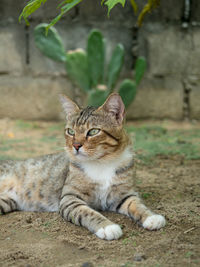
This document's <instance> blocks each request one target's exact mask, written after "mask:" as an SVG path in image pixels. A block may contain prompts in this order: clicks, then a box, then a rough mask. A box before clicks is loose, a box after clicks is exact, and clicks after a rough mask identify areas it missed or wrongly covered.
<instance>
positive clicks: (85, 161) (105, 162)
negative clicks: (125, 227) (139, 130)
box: [0, 94, 165, 240]
mask: <svg viewBox="0 0 200 267" xmlns="http://www.w3.org/2000/svg"><path fill="white" fill-rule="evenodd" d="M61 103H62V105H63V108H64V110H65V112H66V116H67V117H66V121H67V123H66V127H65V139H66V152H64V153H58V154H52V155H46V156H43V157H39V158H35V159H28V160H24V161H16V162H15V161H4V162H1V163H0V212H1V213H2V214H6V213H8V212H12V211H16V210H25V211H50V212H51V211H58V212H59V213H60V215H61V216H62V217H63V218H64V219H65V220H66V221H69V222H71V223H74V224H76V225H79V226H84V227H86V228H87V229H88V230H89V231H91V232H92V233H95V234H96V235H97V236H98V237H99V238H102V239H107V240H112V239H118V238H119V237H120V236H121V235H122V231H121V228H120V227H119V225H117V224H115V223H113V222H111V221H110V220H108V219H107V218H106V217H104V216H103V215H102V214H101V213H99V212H98V211H97V210H108V211H113V212H118V213H121V214H125V215H127V216H129V217H130V218H131V219H133V220H134V221H136V222H138V223H139V224H140V225H142V226H143V227H144V228H146V229H149V230H154V229H159V228H161V227H163V226H164V225H165V219H164V217H163V216H161V215H156V214H154V213H153V212H152V211H150V210H149V209H148V208H147V207H145V206H144V204H143V203H142V202H141V199H140V198H139V197H138V195H137V193H136V192H135V191H134V189H133V179H134V176H135V168H134V158H133V152H132V148H131V143H130V140H129V138H128V136H127V135H126V133H125V131H124V129H123V125H122V121H123V116H124V106H123V103H122V101H121V98H120V97H119V96H118V95H117V94H113V95H111V96H110V97H109V98H108V99H107V101H106V102H105V103H104V105H103V106H101V107H99V108H94V107H87V108H86V109H82V110H81V109H79V108H78V106H77V105H76V104H75V103H74V102H72V101H71V100H70V99H68V98H66V97H64V96H62V97H61ZM69 129H70V130H69ZM91 129H98V130H96V131H93V132H95V134H94V135H91V134H90V131H91Z"/></svg>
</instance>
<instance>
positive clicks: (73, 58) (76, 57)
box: [66, 49, 90, 92]
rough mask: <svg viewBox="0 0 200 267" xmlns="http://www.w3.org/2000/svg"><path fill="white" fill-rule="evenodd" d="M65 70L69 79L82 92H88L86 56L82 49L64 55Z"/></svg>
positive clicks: (88, 81)
mask: <svg viewBox="0 0 200 267" xmlns="http://www.w3.org/2000/svg"><path fill="white" fill-rule="evenodd" d="M66 69H67V74H68V76H69V77H70V79H71V80H72V81H73V82H74V83H75V84H76V85H77V86H78V87H79V88H81V89H82V90H84V91H85V92H88V91H89V90H90V80H89V75H88V61H87V55H86V53H85V52H84V51H83V50H82V49H77V50H74V51H69V52H68V53H67V54H66Z"/></svg>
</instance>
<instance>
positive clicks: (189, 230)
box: [183, 227, 195, 234]
mask: <svg viewBox="0 0 200 267" xmlns="http://www.w3.org/2000/svg"><path fill="white" fill-rule="evenodd" d="M194 229H195V227H192V228H190V229H188V230H186V231H185V232H183V233H184V234H187V233H189V232H191V231H193V230H194Z"/></svg>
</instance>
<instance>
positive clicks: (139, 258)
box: [133, 253, 146, 261]
mask: <svg viewBox="0 0 200 267" xmlns="http://www.w3.org/2000/svg"><path fill="white" fill-rule="evenodd" d="M133 260H134V261H143V260H146V256H145V255H144V254H139V253H138V254H135V255H134V256H133Z"/></svg>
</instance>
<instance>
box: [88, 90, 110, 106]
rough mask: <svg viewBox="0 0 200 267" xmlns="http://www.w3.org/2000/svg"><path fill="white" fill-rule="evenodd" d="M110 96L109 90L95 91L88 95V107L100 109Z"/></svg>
mask: <svg viewBox="0 0 200 267" xmlns="http://www.w3.org/2000/svg"><path fill="white" fill-rule="evenodd" d="M108 95H109V91H108V90H99V89H93V90H91V91H90V92H89V95H88V105H89V106H94V107H99V106H101V105H102V104H103V103H104V102H105V100H106V98H107V97H108Z"/></svg>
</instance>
